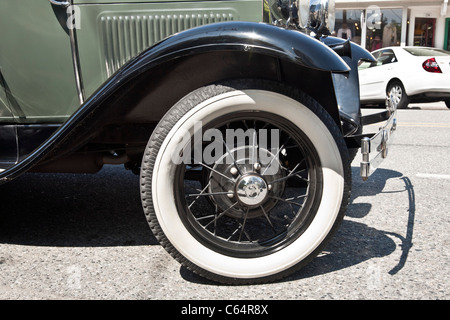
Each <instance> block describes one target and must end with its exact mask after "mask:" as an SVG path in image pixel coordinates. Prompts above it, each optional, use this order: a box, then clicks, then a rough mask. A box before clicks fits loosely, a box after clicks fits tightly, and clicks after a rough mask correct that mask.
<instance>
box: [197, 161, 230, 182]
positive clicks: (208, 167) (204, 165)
mask: <svg viewBox="0 0 450 320" xmlns="http://www.w3.org/2000/svg"><path fill="white" fill-rule="evenodd" d="M200 165H201V166H203V167H205V168H207V169H209V170H211V171H212V172H215V173H217V174H218V175H220V176H222V177H224V178H225V179H228V180H230V181H231V182H234V180H233V179H231V178H230V177H227V176H226V175H224V174H223V173H221V172H219V171H217V170H215V169H213V168H211V167H210V166H207V165H206V164H204V163H201V162H200Z"/></svg>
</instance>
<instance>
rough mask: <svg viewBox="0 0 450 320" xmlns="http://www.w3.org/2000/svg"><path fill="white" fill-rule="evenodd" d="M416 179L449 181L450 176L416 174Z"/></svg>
mask: <svg viewBox="0 0 450 320" xmlns="http://www.w3.org/2000/svg"><path fill="white" fill-rule="evenodd" d="M416 177H418V178H430V179H446V180H449V179H450V174H431V173H418V174H416Z"/></svg>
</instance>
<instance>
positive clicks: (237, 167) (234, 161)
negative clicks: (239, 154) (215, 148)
mask: <svg viewBox="0 0 450 320" xmlns="http://www.w3.org/2000/svg"><path fill="white" fill-rule="evenodd" d="M222 143H223V145H224V146H225V149H226V150H227V152H228V154H229V155H230V157H231V159H232V160H233V163H234V166H235V167H236V169H237V170H238V171H239V174H240V175H242V171H241V169H240V168H239V166H238V164H237V162H236V159H235V158H234V156H233V154H232V153H231V150H230V149H229V148H228V145H227V143H226V142H225V141H224V140H223V138H222Z"/></svg>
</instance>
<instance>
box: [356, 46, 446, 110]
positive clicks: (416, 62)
mask: <svg viewBox="0 0 450 320" xmlns="http://www.w3.org/2000/svg"><path fill="white" fill-rule="evenodd" d="M372 54H373V56H374V57H375V58H376V62H362V63H360V65H359V68H358V72H359V80H360V91H361V104H362V105H366V104H373V103H384V102H385V100H386V97H389V98H390V99H391V100H392V102H393V103H394V105H396V106H397V108H399V109H402V108H406V107H407V106H408V104H409V103H410V102H436V101H445V104H446V105H447V107H449V108H450V52H449V51H444V50H441V49H437V48H428V47H387V48H383V49H379V50H376V51H374V52H372Z"/></svg>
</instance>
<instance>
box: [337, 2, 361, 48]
mask: <svg viewBox="0 0 450 320" xmlns="http://www.w3.org/2000/svg"><path fill="white" fill-rule="evenodd" d="M362 12H363V10H336V20H335V29H334V32H333V35H334V36H336V37H339V38H343V39H350V40H351V41H353V42H355V43H357V44H361V14H362Z"/></svg>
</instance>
